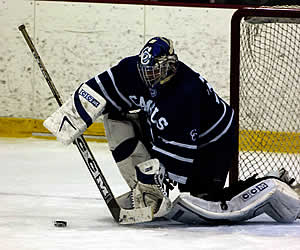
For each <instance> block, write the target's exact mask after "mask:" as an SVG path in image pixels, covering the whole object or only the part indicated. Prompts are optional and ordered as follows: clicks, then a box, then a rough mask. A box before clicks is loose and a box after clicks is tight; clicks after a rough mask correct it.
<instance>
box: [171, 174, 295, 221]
mask: <svg viewBox="0 0 300 250" xmlns="http://www.w3.org/2000/svg"><path fill="white" fill-rule="evenodd" d="M221 205H222V204H221V202H213V201H207V200H204V199H200V198H196V197H193V196H190V195H189V194H181V195H180V196H179V197H178V198H177V199H176V200H175V201H174V203H173V208H172V210H171V212H170V213H169V214H168V215H167V218H169V219H172V220H175V221H179V222H182V223H185V224H203V223H209V224H220V223H224V222H226V223H232V222H240V221H245V220H248V219H251V218H254V217H256V216H258V215H260V214H262V213H266V214H268V215H269V216H271V217H272V218H273V219H275V220H276V221H278V222H285V223H290V222H293V221H294V220H295V219H297V215H298V214H299V212H300V200H299V197H298V195H297V193H296V192H294V191H293V190H292V189H291V188H290V187H289V186H288V185H287V184H285V183H283V182H282V181H280V180H277V179H273V178H270V179H265V180H262V181H260V182H258V183H256V184H255V185H253V186H251V187H249V188H247V189H246V190H245V191H243V192H241V193H240V194H238V195H236V196H235V197H233V198H232V199H231V200H230V201H227V206H228V208H227V209H226V210H224V209H222V206H221Z"/></svg>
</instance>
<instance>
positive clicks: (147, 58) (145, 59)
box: [141, 47, 152, 65]
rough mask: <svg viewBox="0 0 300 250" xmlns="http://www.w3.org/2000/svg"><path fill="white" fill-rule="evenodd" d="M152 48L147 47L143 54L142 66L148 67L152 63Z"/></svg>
mask: <svg viewBox="0 0 300 250" xmlns="http://www.w3.org/2000/svg"><path fill="white" fill-rule="evenodd" d="M151 49H152V48H151V47H145V48H144V49H143V50H142V52H141V64H142V65H147V64H149V63H150V60H151V57H152V55H151V54H150V52H151Z"/></svg>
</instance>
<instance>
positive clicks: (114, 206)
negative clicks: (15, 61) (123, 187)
mask: <svg viewBox="0 0 300 250" xmlns="http://www.w3.org/2000/svg"><path fill="white" fill-rule="evenodd" d="M19 30H20V31H21V32H22V34H23V36H24V39H25V41H26V43H27V45H28V47H29V49H30V50H31V52H32V54H33V56H34V58H35V59H36V62H37V64H38V65H39V68H40V70H41V72H42V74H43V76H44V78H45V79H46V81H47V83H48V86H49V87H50V89H51V92H52V94H53V96H54V97H55V99H56V101H57V103H58V105H59V106H62V104H63V101H62V99H61V97H60V95H59V93H58V91H57V89H56V87H55V85H54V83H53V81H52V79H51V77H50V75H49V73H48V71H47V69H46V67H45V65H44V63H43V61H42V59H41V58H40V56H39V54H38V52H37V50H36V48H35V46H34V44H33V42H32V40H31V38H30V37H29V35H28V33H27V31H26V28H25V25H24V24H23V25H21V26H19ZM74 143H75V145H76V146H77V148H78V150H79V152H80V154H81V156H82V158H83V160H84V162H85V164H86V166H87V168H88V170H89V172H90V174H91V175H92V177H93V179H94V181H95V183H96V185H97V187H98V189H99V191H100V193H101V195H102V197H103V199H104V200H105V202H106V204H107V206H108V208H109V210H110V212H111V214H112V216H113V217H114V219H115V221H116V222H119V220H120V211H121V208H120V206H119V205H118V203H117V201H116V199H115V197H114V195H113V193H112V191H111V189H110V187H109V185H108V183H107V181H106V179H105V177H104V175H103V173H102V171H101V169H100V167H99V165H98V164H97V162H96V160H95V158H94V156H93V154H92V152H91V150H90V148H89V146H88V144H87V142H86V141H85V139H84V137H83V136H80V137H78V138H77V139H76V140H75V141H74Z"/></svg>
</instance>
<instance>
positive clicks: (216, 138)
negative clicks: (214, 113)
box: [198, 110, 234, 148]
mask: <svg viewBox="0 0 300 250" xmlns="http://www.w3.org/2000/svg"><path fill="white" fill-rule="evenodd" d="M233 115H234V111H233V110H232V114H231V117H230V121H229V122H228V124H227V126H226V128H225V129H224V130H223V131H222V133H220V134H219V135H218V136H216V137H215V138H214V139H212V140H210V141H209V142H207V143H204V144H202V145H200V146H198V148H203V147H205V146H206V145H208V144H210V143H212V142H215V141H217V140H219V139H220V137H221V136H222V135H224V134H225V133H226V132H227V131H228V129H229V128H230V126H231V124H232V120H233Z"/></svg>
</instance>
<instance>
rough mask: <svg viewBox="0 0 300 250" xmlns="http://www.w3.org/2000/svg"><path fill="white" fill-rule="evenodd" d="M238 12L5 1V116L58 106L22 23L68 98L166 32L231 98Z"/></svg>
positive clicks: (0, 45) (1, 77) (0, 62)
mask: <svg viewBox="0 0 300 250" xmlns="http://www.w3.org/2000/svg"><path fill="white" fill-rule="evenodd" d="M234 11H235V10H233V9H214V8H187V7H163V6H149V5H148V6H143V5H123V4H122V5H121V4H99V3H93V4H92V3H66V2H38V1H29V0H1V1H0V22H1V25H0V31H1V36H0V112H1V113H0V117H20V118H36V119H45V118H46V117H47V116H49V115H50V114H51V113H52V112H54V110H55V109H56V108H57V104H56V102H55V100H54V98H53V96H52V94H51V92H50V89H49V87H48V86H47V83H46V81H45V80H44V78H43V77H42V75H41V73H40V71H39V68H38V66H37V65H36V63H35V62H34V61H33V57H32V55H31V52H30V51H29V48H28V47H27V45H26V43H25V41H24V39H23V36H22V34H21V33H20V32H19V30H18V26H19V25H21V24H25V25H26V27H27V31H28V32H29V35H30V36H31V38H32V39H33V42H34V43H35V45H36V47H37V50H38V52H39V53H40V56H41V58H42V60H43V61H44V63H45V65H46V68H47V70H48V71H49V74H50V76H51V78H52V80H53V81H54V83H55V85H56V87H57V88H58V90H59V91H60V93H61V95H62V97H63V99H66V98H67V97H68V96H69V95H70V94H71V92H72V91H73V90H74V89H75V88H76V87H77V86H78V85H79V84H80V83H82V82H84V81H86V80H88V79H90V78H91V77H93V76H95V75H96V74H98V73H100V72H102V71H104V70H106V69H107V68H109V67H111V66H113V65H114V64H116V63H117V62H118V61H119V60H120V59H122V58H123V57H126V56H129V55H134V54H137V53H138V52H139V50H140V49H141V47H142V46H143V44H144V43H145V42H146V41H147V40H148V39H149V38H150V37H153V36H157V35H158V36H166V37H168V38H171V39H172V40H173V41H174V44H175V51H176V52H177V54H178V56H179V59H180V60H182V61H183V62H185V63H186V64H188V65H189V66H191V67H192V68H193V69H194V70H196V71H198V72H200V74H201V75H202V76H203V77H205V78H206V79H207V80H208V81H209V82H210V84H211V85H212V86H213V87H214V88H215V90H216V91H217V92H218V93H219V94H220V96H221V97H223V98H224V99H225V100H227V101H228V100H229V75H230V74H229V68H230V67H229V63H230V58H229V53H230V20H231V16H232V14H233V13H234Z"/></svg>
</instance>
